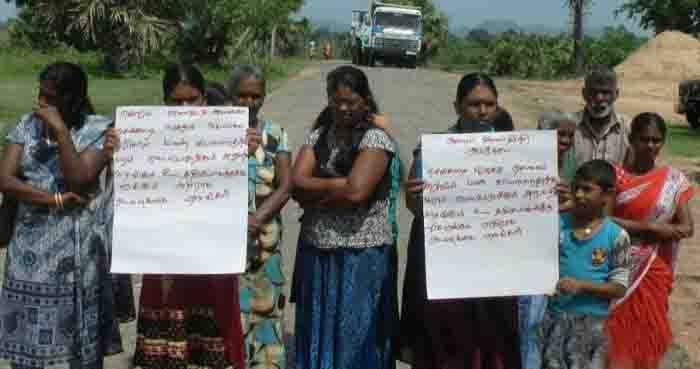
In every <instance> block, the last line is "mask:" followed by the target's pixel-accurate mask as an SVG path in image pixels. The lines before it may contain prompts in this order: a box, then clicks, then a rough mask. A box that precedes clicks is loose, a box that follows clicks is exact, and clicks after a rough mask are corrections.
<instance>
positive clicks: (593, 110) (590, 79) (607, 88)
mask: <svg viewBox="0 0 700 369" xmlns="http://www.w3.org/2000/svg"><path fill="white" fill-rule="evenodd" d="M582 94H583V99H584V101H585V102H586V106H585V108H584V109H583V111H581V112H579V113H577V114H576V118H577V122H578V126H577V128H576V134H575V136H574V147H576V166H577V167H579V166H580V165H581V164H583V163H585V162H588V161H590V160H593V159H603V160H607V161H609V162H610V163H612V164H618V165H619V164H622V163H623V162H624V161H625V158H626V156H627V151H628V148H629V123H628V120H627V118H625V116H623V115H622V114H618V113H617V112H616V111H615V102H616V101H617V98H618V97H619V96H620V90H619V87H618V79H617V74H616V73H615V71H614V70H612V69H610V68H608V67H602V66H597V67H594V68H593V69H591V71H590V72H588V74H587V75H586V78H585V80H584V87H583V90H582Z"/></svg>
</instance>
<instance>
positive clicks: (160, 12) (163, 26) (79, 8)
mask: <svg viewBox="0 0 700 369" xmlns="http://www.w3.org/2000/svg"><path fill="white" fill-rule="evenodd" d="M71 3H72V6H71V7H70V8H69V12H70V14H71V24H70V26H69V29H71V30H77V31H80V32H83V34H84V35H85V36H86V37H88V38H90V39H91V40H92V41H93V42H95V43H96V44H97V45H104V46H103V47H104V52H105V64H106V66H107V67H108V68H109V69H111V70H112V71H114V72H118V73H119V72H124V71H126V70H127V69H128V68H129V66H130V65H132V64H134V63H142V62H143V58H144V57H145V56H146V55H147V54H148V53H149V52H151V51H153V50H157V49H158V48H160V47H162V46H163V45H164V43H165V41H166V39H167V38H168V37H170V36H172V35H173V34H174V31H175V30H176V23H175V22H174V21H173V20H172V18H170V17H169V15H170V14H165V13H172V12H174V11H177V10H180V9H182V8H181V4H180V3H179V1H168V0H81V1H71Z"/></svg>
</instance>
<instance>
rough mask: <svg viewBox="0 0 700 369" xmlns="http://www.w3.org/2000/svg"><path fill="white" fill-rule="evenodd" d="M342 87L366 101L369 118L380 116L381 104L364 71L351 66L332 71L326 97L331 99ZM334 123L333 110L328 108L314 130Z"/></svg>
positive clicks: (321, 115) (324, 110) (327, 82)
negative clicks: (370, 116) (375, 115)
mask: <svg viewBox="0 0 700 369" xmlns="http://www.w3.org/2000/svg"><path fill="white" fill-rule="evenodd" d="M341 86H344V87H348V88H349V89H351V90H352V91H353V92H354V93H356V94H357V95H359V96H360V97H362V98H363V99H364V100H365V102H366V103H367V106H368V108H369V109H368V111H367V114H368V117H369V115H374V114H379V104H377V100H376V99H375V98H374V94H373V93H372V89H371V88H370V87H369V79H367V75H366V74H365V73H364V72H363V71H362V70H360V69H358V68H355V67H353V66H351V65H343V66H340V67H338V68H336V69H334V70H332V71H330V72H329V73H328V75H327V76H326V95H327V96H328V97H329V98H330V96H331V95H332V94H333V93H334V92H335V91H337V90H338V88H339V87H341ZM332 122H333V110H332V109H331V108H330V107H328V106H326V107H325V108H324V109H323V110H322V111H321V113H320V114H319V115H318V117H317V118H316V121H314V124H313V126H312V129H318V128H320V127H322V126H327V125H330V124H331V123H332Z"/></svg>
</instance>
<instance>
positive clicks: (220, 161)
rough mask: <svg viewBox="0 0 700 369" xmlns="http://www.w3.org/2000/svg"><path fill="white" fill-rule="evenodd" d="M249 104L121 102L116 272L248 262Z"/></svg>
mask: <svg viewBox="0 0 700 369" xmlns="http://www.w3.org/2000/svg"><path fill="white" fill-rule="evenodd" d="M247 127H248V109H247V108H234V107H163V106H157V107H120V108H118V109H117V112H116V128H117V130H118V131H119V133H120V139H121V145H120V148H119V151H118V152H117V153H116V155H115V159H114V188H115V194H114V210H115V214H114V236H113V251H112V268H111V271H112V272H114V273H144V274H149V273H164V274H229V273H242V272H243V271H244V269H245V260H246V242H247V222H248V154H247V152H248V147H247V144H246V139H245V136H246V128H247Z"/></svg>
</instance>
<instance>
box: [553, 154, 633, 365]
mask: <svg viewBox="0 0 700 369" xmlns="http://www.w3.org/2000/svg"><path fill="white" fill-rule="evenodd" d="M572 191H573V196H574V203H573V208H572V209H571V211H570V212H568V213H564V214H562V216H561V220H560V232H559V274H560V279H559V283H558V284H557V295H556V296H555V297H553V298H552V299H551V300H550V303H549V307H548V311H547V316H546V317H545V321H544V342H543V343H544V353H543V361H544V363H543V368H545V369H598V368H600V369H605V363H606V358H607V340H606V335H605V332H604V323H605V319H606V317H607V316H608V308H609V305H610V300H611V299H616V298H621V297H623V296H624V294H625V290H626V288H627V284H628V278H629V273H630V270H629V268H630V239H629V235H628V234H627V232H625V230H624V229H622V228H620V227H619V226H618V225H617V224H615V223H613V221H612V220H611V219H609V218H607V217H606V216H605V213H606V207H607V206H609V205H611V204H612V202H613V201H614V199H615V169H614V168H613V167H612V165H610V164H609V163H608V162H606V161H604V160H593V161H589V162H587V163H585V164H583V165H582V166H581V167H580V168H579V169H578V170H577V171H576V176H575V178H574V184H573V189H572Z"/></svg>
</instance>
